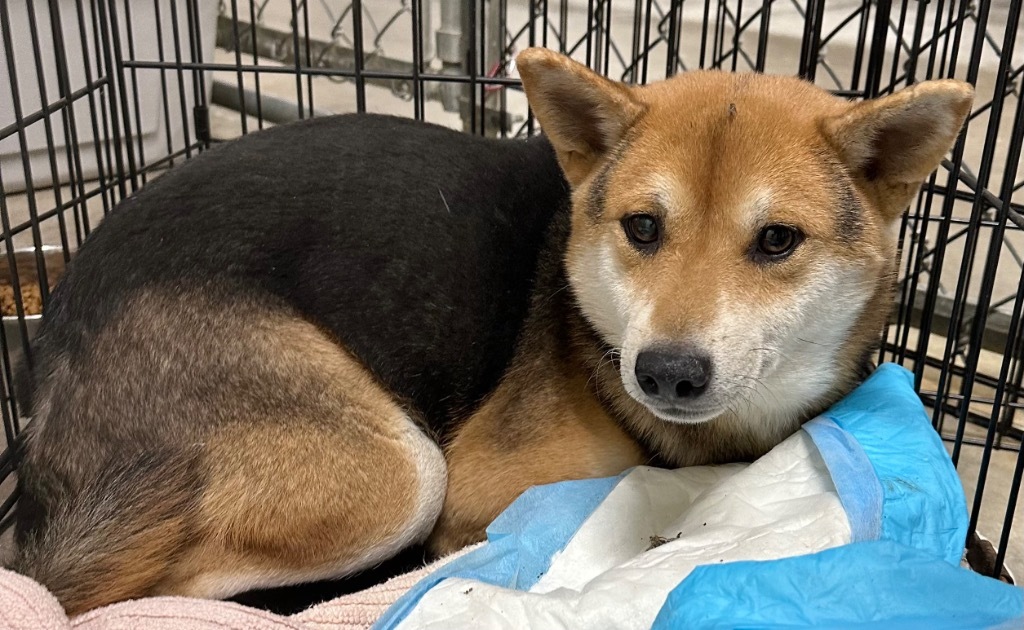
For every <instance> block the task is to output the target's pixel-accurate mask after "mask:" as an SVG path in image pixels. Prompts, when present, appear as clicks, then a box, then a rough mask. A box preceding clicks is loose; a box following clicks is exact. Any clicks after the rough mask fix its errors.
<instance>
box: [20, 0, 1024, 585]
mask: <svg viewBox="0 0 1024 630" xmlns="http://www.w3.org/2000/svg"><path fill="white" fill-rule="evenodd" d="M239 4H240V5H242V4H245V3H239ZM343 4H344V3H341V2H333V3H309V6H310V12H311V13H310V24H311V25H313V26H312V36H313V37H314V38H318V39H329V38H330V35H331V33H330V27H331V25H332V24H333V23H334V21H335V18H337V17H338V15H340V13H339V11H338V10H337V9H339V7H341V5H343ZM508 4H509V5H510V6H509V20H508V22H509V25H510V28H511V27H512V25H513V24H519V23H525V21H526V17H525V16H526V9H525V6H526V5H525V3H523V2H516V1H514V0H510V2H509V3H508ZM551 4H552V6H555V5H556V3H551ZM627 4H628V5H629V6H630V7H631V6H632V4H631V3H618V4H617V5H616V6H618V7H624V6H626V5H627ZM748 4H749V3H748ZM855 4H859V0H836V2H835V3H832V2H830V3H829V9H830V11H831V10H833V9H836V12H835V13H829V14H828V19H834V18H833V17H831V16H836V15H840V14H842V10H841V9H842V8H843V7H847V6H853V5H855ZM335 5H337V6H335ZM290 6H291V3H290V2H288V1H286V0H271V1H270V2H269V3H268V4H267V5H266V8H265V9H264V13H263V16H262V22H261V23H262V24H263V25H265V26H272V27H277V28H282V29H287V27H288V24H289V20H290ZM363 6H364V8H365V9H366V10H367V11H368V13H369V14H370V15H371V16H372V17H373V21H372V24H371V22H370V21H367V23H366V25H365V28H366V30H367V32H368V33H369V34H370V35H372V36H373V37H372V38H374V39H376V40H377V54H380V55H384V56H388V57H392V58H399V59H406V60H411V53H410V52H409V51H410V50H411V35H410V30H411V29H410V26H409V25H410V22H409V16H408V14H404V15H399V18H398V19H397V20H395V21H394V22H393V26H392V27H391V28H390V29H387V30H384V31H381V29H380V27H381V26H383V25H384V24H386V23H388V21H389V20H390V19H391V17H393V16H394V15H395V14H396V13H397V12H398V10H399V9H400V7H401V4H400V3H399V2H398V1H397V0H364V2H363ZM992 6H993V8H992V14H993V18H992V20H993V29H992V30H993V32H997V37H1001V34H1002V30H1001V27H1002V24H1003V23H1004V22H1005V13H1006V8H1005V7H1006V0H997V1H996V2H993V5H992ZM433 7H434V15H433V18H434V25H435V27H436V26H437V25H438V24H439V20H440V15H439V13H438V6H437V4H436V3H435V4H434V5H433ZM585 7H586V2H585V1H583V2H580V1H575V0H574V1H573V2H571V3H570V11H569V22H568V23H569V30H570V32H571V34H573V35H578V34H580V33H582V30H583V26H582V24H583V22H582V21H581V19H580V16H581V10H582V12H583V14H585ZM779 7H780V8H779V9H778V10H773V16H772V19H773V31H772V35H771V38H770V41H769V50H770V51H771V54H770V56H769V67H768V70H769V71H770V72H779V73H786V74H790V73H791V71H792V68H793V67H795V66H794V64H795V59H796V56H797V55H798V54H799V37H800V33H801V31H800V27H801V24H802V22H801V21H800V20H799V19H798V17H797V16H796V15H795V14H794V13H793V10H792V8H787V7H783V6H781V4H780V5H779ZM341 8H343V7H341ZM552 10H553V11H554V9H552ZM686 11H689V9H687V10H686ZM1000 16H1002V22H1000ZM700 18H701V16H700V15H698V14H696V13H693V14H691V13H688V12H685V11H684V16H683V24H684V26H683V28H684V33H686V32H687V31H686V30H685V29H691V32H696V30H693V29H699V28H700V24H699V20H700ZM553 19H554V20H555V21H557V18H556V17H555V18H553ZM826 22H827V23H828V20H826ZM631 29H632V15H631V9H630V10H629V11H627V10H625V9H621V8H620V9H619V10H616V11H615V12H613V15H612V30H611V32H612V34H613V39H616V42H617V45H618V46H620V48H622V47H625V48H627V49H628V45H629V39H628V36H626V35H617V34H620V33H629V32H630V31H631ZM349 32H350V29H349ZM348 35H349V33H348V32H344V29H343V34H342V39H344V37H347V36H348ZM370 35H368V37H370ZM552 37H553V34H552ZM569 39H570V41H572V39H573V37H571V36H570V38H569ZM619 41H621V42H622V43H618V42H619ZM750 44H751V45H752V42H751V43H750ZM698 45H699V38H697V37H691V38H684V41H683V50H682V55H683V57H684V59H690V60H693V59H696V55H697V47H698ZM851 45H852V43H851V41H850V38H849V33H848V32H844V33H842V34H840V35H839V36H837V37H836V38H835V40H834V41H833V42H832V43H830V48H829V55H830V59H834V60H836V62H835V63H836V65H837V66H842V64H844V63H849V60H850V59H851V58H852V55H851V53H850V47H851ZM522 47H525V43H523V45H521V46H519V48H522ZM1019 48H1020V47H1019ZM624 52H626V51H624ZM659 55H660V57H659ZM1018 56H1020V57H1022V58H1024V55H1020V54H1018V55H1015V58H1016V57H1018ZM214 61H216V62H220V63H229V64H230V63H234V62H235V55H234V54H233V53H228V52H225V51H222V50H218V51H217V52H216V54H215V56H214ZM242 61H243V63H251V62H252V59H251V58H246V57H244V56H243V57H242ZM1019 62H1020V60H1017V63H1018V64H1019ZM261 63H267V62H265V61H264V62H261ZM271 65H273V64H271ZM650 67H651V69H652V73H651V75H650V77H649V78H650V79H655V78H658V75H657V72H658V70H657V69H658V68H661V69H662V70H661V71H662V72H663V69H664V52H663V51H660V50H659V51H655V53H654V54H652V60H651V65H650ZM994 67H995V66H994V58H992V57H991V56H990V57H987V58H986V61H985V63H984V65H983V68H982V72H981V74H980V76H979V79H978V92H979V95H985V94H989V95H991V93H992V86H993V82H994V76H995V74H994ZM621 70H622V67H621V66H616V62H613V63H612V64H611V71H612V72H611V73H612V75H613V76H614V75H615V74H616V72H619V73H621ZM208 78H211V79H213V80H216V81H224V82H228V83H230V84H232V85H234V84H235V82H236V81H237V76H236V74H235V73H233V72H216V73H212V76H211V77H208ZM829 81H830V80H829V78H828V76H827V75H824V74H823V75H820V76H819V83H821V84H822V85H823V86H825V87H829V88H832V87H835V85H831V84H830V83H829ZM252 86H253V82H252V78H251V75H248V76H246V78H245V87H247V88H252ZM428 88H429V86H428ZM260 89H261V91H262V93H263V94H264V95H269V96H276V97H279V98H280V99H282V100H284V101H294V100H295V99H296V94H297V91H301V94H302V99H303V101H304V102H305V103H306V106H307V107H308V104H309V102H310V100H312V103H313V105H314V107H315V108H316V110H317V111H321V112H329V113H343V112H351V111H355V109H356V108H355V87H354V85H353V84H352V83H349V82H337V81H333V80H329V79H327V78H324V77H318V78H315V79H312V80H311V81H305V80H304V81H302V84H301V88H299V87H297V86H296V81H295V78H294V76H292V75H289V74H270V73H268V74H263V75H261V78H260ZM366 94H367V106H368V109H369V110H370V111H375V112H381V113H390V114H396V115H403V116H411V115H412V113H413V109H412V103H411V102H410V101H409V100H407V99H405V98H404V97H402V96H401V95H400V94H397V93H396V91H395V90H392V89H389V88H387V87H376V86H369V87H367V91H366ZM1010 105H1011V106H1012V105H1015V102H1011V103H1010ZM508 107H509V110H510V111H512V112H513V115H514V116H513V117H514V119H516V120H522V118H523V117H524V115H525V111H526V108H525V101H524V99H523V98H522V96H521V94H519V93H517V92H512V91H509V93H508ZM425 112H426V119H427V120H429V121H432V122H437V123H439V124H443V125H446V126H450V127H453V128H461V126H462V121H461V119H460V117H459V116H458V115H457V114H455V113H451V112H446V111H445V110H444V109H443V107H442V106H441V104H440V103H439V102H438V101H437V100H430V101H428V102H427V103H426V106H425ZM986 116H987V115H982V116H980V117H979V118H978V119H977V120H976V121H974V122H973V123H972V125H971V127H970V130H969V132H968V143H967V150H966V153H965V156H966V157H965V163H967V164H969V165H972V167H973V169H972V170H974V171H975V172H977V170H978V169H977V166H978V165H979V164H980V161H981V157H982V152H983V147H984V135H985V131H986V129H985V127H986V125H987V118H986ZM1005 118H1009V116H1006V117H1005ZM245 120H246V124H247V126H248V129H249V130H253V129H256V128H257V127H258V121H257V120H256V119H254V118H252V117H248V118H246V119H245ZM211 129H212V134H213V136H214V137H215V138H217V139H230V138H233V137H236V136H238V135H239V134H240V133H241V130H242V117H241V116H240V115H239V114H238V113H237V112H234V111H231V110H227V109H224V108H221V107H216V106H214V107H213V108H212V111H211ZM1008 130H1009V123H1008V122H1005V123H1004V125H1003V127H1002V128H1001V130H1000V133H999V134H997V137H998V138H999V141H998V142H997V143H996V146H995V154H994V157H995V160H994V163H995V164H996V168H995V170H994V172H993V173H992V179H991V182H993V185H995V184H997V183H998V182H999V178H1000V177H1001V175H1002V166H1003V163H1004V162H1005V158H1001V157H1000V156H1005V154H1006V150H1007V144H1008V143H1007V142H1006V141H1005V138H1006V136H1007V135H1008ZM94 185H95V184H92V186H94ZM87 188H88V186H87ZM70 193H71V191H70V190H68V189H67V188H66V187H65V188H63V189H49V188H48V189H43V190H36V191H34V194H33V195H32V196H31V197H30V196H27V195H25V194H11V195H8V196H7V197H6V198H5V202H6V204H7V206H8V212H9V213H10V215H11V217H12V222H13V223H15V224H17V223H18V222H20V221H23V220H26V219H27V218H28V216H29V209H30V208H29V206H30V203H29V202H30V201H31V202H32V203H33V204H34V205H35V208H36V211H37V212H43V211H45V210H49V209H51V208H53V207H55V205H56V204H57V200H58V197H59V198H60V199H61V200H66V199H68V198H69V197H70ZM1014 199H1015V201H1024V190H1019V191H1018V192H1017V193H1016V195H1015V197H1014ZM80 212H81V213H84V214H87V215H88V216H89V218H90V222H91V223H92V225H95V224H96V223H98V222H99V221H100V220H102V217H103V212H104V207H103V204H102V202H101V199H100V198H98V197H93V198H91V199H90V200H89V201H88V202H87V203H85V204H84V205H83V206H82V208H81V210H80ZM969 212H970V206H969V205H967V204H961V203H958V204H956V206H955V207H954V216H957V217H966V216H968V215H969ZM63 223H64V227H63V228H62V227H61V225H60V224H61V222H60V221H58V220H57V219H56V218H55V219H52V220H49V221H45V222H43V223H42V224H41V226H40V242H42V243H47V244H59V243H61V242H62V241H63V240H65V239H66V240H67V241H68V242H69V243H70V246H71V248H72V249H73V248H74V247H75V244H76V242H77V238H76V235H75V220H74V215H73V212H72V211H70V210H69V211H68V212H66V213H65V217H64V221H63ZM934 233H935V228H934V227H932V228H930V229H929V230H928V232H927V234H928V235H929V236H930V237H931V238H934ZM33 241H34V239H33V238H32V235H31V234H27V233H26V234H22V235H19V236H18V237H16V238H15V240H14V242H15V245H16V246H19V247H23V246H29V245H31V244H32V243H33ZM982 245H983V247H984V246H985V241H984V237H983V242H982ZM1012 248H1017V249H1018V250H1019V251H1024V234H1022V233H1020V232H1018V231H1014V232H1013V233H1011V234H1010V235H1009V237H1008V243H1007V245H1006V246H1004V248H1003V249H1002V250H1001V254H1000V260H999V272H998V274H997V277H996V287H995V294H996V296H997V298H998V297H1000V296H1013V295H1014V294H1015V293H1016V285H1017V281H1018V278H1019V273H1020V267H1019V265H1018V264H1017V263H1016V261H1015V260H1014V258H1013V251H1012ZM984 251H985V250H984V249H980V250H979V258H983V257H984ZM963 259H964V252H963V248H962V239H961V241H959V242H957V243H955V244H953V245H951V246H950V247H949V249H948V253H947V257H946V261H945V265H944V266H943V268H942V269H941V270H937V271H938V273H939V274H940V278H941V280H942V284H943V287H944V290H945V291H946V292H952V290H953V287H954V286H955V283H956V277H957V274H958V272H959V269H960V267H961V264H962V260H963ZM981 273H982V266H981V265H980V264H975V265H974V267H973V268H972V274H971V277H972V278H973V280H974V282H973V292H974V293H972V295H973V294H976V291H977V286H978V284H979V278H980V276H981ZM912 339H913V335H912ZM944 342H945V340H944V339H943V338H941V337H937V336H935V337H933V338H932V339H931V340H930V346H931V347H932V348H934V350H935V351H936V352H939V354H940V355H941V349H942V346H943V344H944ZM1000 361H1001V356H1000V355H999V354H997V353H991V352H985V353H983V356H982V358H981V363H982V368H983V370H985V371H987V372H988V373H994V374H997V373H998V371H999V362H1000ZM934 387H935V383H934V374H933V373H931V372H929V373H926V379H925V383H924V389H929V388H931V389H934ZM979 395H984V392H979ZM981 407H982V408H983V407H984V406H983V405H982V406H981ZM982 410H984V409H982ZM953 424H954V422H953V421H949V422H947V426H946V427H945V428H944V433H945V434H952V431H954V430H955V427H954V426H952V425H953ZM1016 424H1017V426H1024V421H1022V420H1021V419H1020V418H1018V419H1017V420H1016ZM967 434H968V436H972V437H977V438H979V439H982V438H983V437H984V434H983V432H982V431H981V430H980V429H978V428H977V427H974V426H971V427H969V428H968V431H967ZM1006 446H1007V447H1009V448H1012V449H1018V448H1019V444H1006ZM982 454H983V449H982V448H981V447H978V446H970V445H965V446H964V447H963V450H962V451H961V453H960V461H959V464H958V470H959V472H960V476H961V480H962V481H963V484H964V488H965V492H966V495H967V498H968V505H969V506H970V505H971V504H972V503H973V500H974V496H975V491H976V487H977V481H978V477H979V474H980V471H981V464H982ZM1017 457H1018V456H1017V453H1016V452H1014V451H1012V450H1006V451H995V452H993V453H992V457H991V461H990V462H989V465H988V468H987V483H986V488H985V492H984V500H983V501H982V503H981V508H980V512H979V517H980V518H979V523H980V524H979V530H980V531H981V532H982V533H983V534H984V535H985V536H987V537H988V538H991V539H993V540H998V537H999V536H1000V535H1001V532H1002V523H1003V521H1004V517H1005V513H1004V510H1005V506H1006V505H1007V499H1008V496H1009V492H1010V485H1011V481H1012V476H1013V470H1014V467H1015V466H1016V462H1017ZM6 492H7V489H6V488H4V487H0V496H6ZM1022 502H1024V501H1022ZM1022 511H1024V508H1022V507H1021V506H1020V505H1019V504H1018V506H1017V509H1016V511H1015V519H1016V522H1017V524H1018V525H1017V527H1016V529H1014V530H1013V535H1012V538H1011V542H1010V546H1009V554H1008V565H1009V566H1010V568H1011V570H1013V571H1014V572H1015V573H1016V575H1017V576H1018V578H1021V577H1024V516H1022V515H1021V512H1022ZM2 546H3V545H2V544H0V551H2Z"/></svg>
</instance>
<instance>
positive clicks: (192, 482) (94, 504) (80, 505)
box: [10, 453, 199, 616]
mask: <svg viewBox="0 0 1024 630" xmlns="http://www.w3.org/2000/svg"><path fill="white" fill-rule="evenodd" d="M196 459H197V458H193V457H181V454H180V453H178V454H175V455H166V454H155V455H154V454H147V455H143V456H141V457H137V458H135V457H133V460H132V461H131V463H130V464H126V465H122V466H115V467H111V468H110V469H109V470H107V471H105V472H104V473H103V474H102V475H101V476H100V477H98V478H96V479H95V480H94V483H90V484H88V485H82V486H81V487H79V488H77V489H76V491H73V492H72V491H69V490H68V488H67V487H66V485H65V484H60V483H54V482H55V481H56V479H55V478H54V476H53V475H52V474H47V473H44V472H42V471H37V470H33V468H34V467H31V466H30V467H28V469H27V470H24V471H20V472H22V479H24V480H25V482H24V483H23V482H19V483H20V484H21V486H22V495H21V497H20V498H19V500H18V502H19V505H18V527H17V530H16V539H17V547H18V548H17V551H16V552H15V556H14V559H13V562H12V563H11V567H10V568H11V569H12V570H14V571H17V572H19V573H22V574H24V575H27V576H28V577H31V578H32V579H34V580H36V581H38V582H40V583H41V584H43V585H44V586H45V587H46V588H48V589H49V590H50V592H51V593H53V595H54V596H55V597H56V598H57V600H58V601H59V602H60V603H61V605H62V606H63V607H64V610H65V611H66V612H67V614H68V615H69V616H74V615H77V614H80V613H83V612H85V611H88V610H92V609H94V608H98V607H100V606H105V605H107V604H111V603H114V602H118V601H123V600H126V599H134V598H138V597H143V596H146V595H150V594H153V592H154V589H155V588H156V587H158V585H159V584H160V582H161V581H162V580H164V579H165V578H166V577H168V571H169V569H170V568H171V566H172V564H173V562H174V561H175V559H176V558H177V557H178V556H179V555H180V553H181V552H182V550H183V549H184V548H185V545H186V544H187V542H188V539H189V532H190V529H191V528H192V527H193V524H194V520H195V519H194V511H195V503H196V501H197V499H198V495H199V490H198V485H197V483H196V481H197V479H198V472H197V468H198V467H197V466H196V464H197V461H196Z"/></svg>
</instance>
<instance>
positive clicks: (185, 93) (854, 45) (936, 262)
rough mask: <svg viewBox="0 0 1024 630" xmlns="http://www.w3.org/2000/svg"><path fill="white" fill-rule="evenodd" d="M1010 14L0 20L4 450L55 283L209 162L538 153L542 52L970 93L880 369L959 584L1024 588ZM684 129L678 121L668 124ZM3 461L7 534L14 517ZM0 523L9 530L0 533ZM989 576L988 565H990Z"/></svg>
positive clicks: (41, 10)
mask: <svg viewBox="0 0 1024 630" xmlns="http://www.w3.org/2000/svg"><path fill="white" fill-rule="evenodd" d="M1021 8H1022V2H1021V0H992V1H991V2H980V3H973V2H969V1H966V0H963V1H958V0H931V1H930V2H919V1H913V2H912V1H910V0H903V1H902V2H894V1H892V0H829V1H828V2H825V0H746V1H744V0H614V1H613V0H532V1H522V0H474V1H472V2H467V1H464V0H433V1H431V0H249V1H245V0H220V1H216V0H152V1H149V0H46V1H44V0H23V1H20V2H7V1H6V0H0V28H2V34H3V45H2V50H0V57H2V59H0V190H2V192H3V195H2V197H0V199H2V200H0V218H2V226H0V227H2V229H3V242H2V246H3V248H4V252H3V255H4V260H5V262H6V264H5V265H0V272H2V274H3V277H0V291H2V293H0V299H2V302H3V307H4V314H5V317H4V326H3V327H2V328H0V347H2V357H0V358H2V365H0V368H2V382H3V388H4V389H3V400H2V401H0V402H2V404H0V410H2V414H3V415H2V418H3V425H4V437H5V444H7V445H10V444H12V443H13V441H14V440H15V436H16V434H17V433H18V431H19V429H20V428H21V426H22V425H23V422H24V421H23V419H22V418H20V416H19V408H18V405H17V404H16V403H15V400H14V387H15V383H14V381H13V377H12V364H13V362H15V361H18V360H29V361H30V360H31V352H30V348H29V346H28V343H27V342H28V340H29V339H30V338H31V335H32V334H33V332H34V329H35V326H36V325H37V324H38V318H39V316H38V314H37V313H38V311H39V309H40V307H44V306H45V304H46V302H47V300H48V298H49V288H50V287H51V286H52V283H53V281H54V280H55V278H56V277H58V276H59V274H60V271H61V270H62V269H63V264H64V263H65V262H66V261H67V260H68V259H69V257H70V256H71V255H72V253H73V251H74V249H75V248H76V247H77V246H78V245H79V244H80V243H81V241H82V239H83V238H84V237H85V236H86V235H87V234H88V232H89V230H90V229H91V228H92V227H93V226H95V224H96V223H97V222H98V221H100V220H102V217H103V215H104V214H105V213H106V212H108V211H109V210H110V209H111V208H112V207H113V206H114V205H115V204H116V203H117V202H118V201H119V200H120V199H122V198H123V197H125V196H126V195H128V194H130V193H131V192H133V191H134V190H137V189H138V188H139V187H140V186H143V185H145V183H146V181H148V179H149V178H151V177H155V176H159V173H161V172H162V171H163V170H165V169H166V168H169V167H173V166H174V164H176V163H179V162H180V161H182V160H185V159H188V158H190V157H192V156H193V155H196V154H197V153H198V152H201V151H203V150H204V149H206V148H207V147H209V146H210V145H211V144H212V143H216V142H219V141H223V140H227V139H230V138H233V137H236V136H238V135H241V134H246V133H250V132H253V131H256V130H258V129H263V128H266V127H268V126H272V125H276V124H282V123H286V122H289V121H292V120H298V119H302V118H309V117H315V116H323V115H328V114H334V113H343V112H352V111H373V112H382V113H391V114H396V115H401V116H408V117H415V118H417V119H421V120H428V121H432V122H436V123H440V124H443V125H446V126H449V127H453V128H457V129H462V130H464V131H467V132H470V133H476V134H482V135H487V136H495V137H497V136H523V135H527V134H531V133H536V132H538V131H540V130H539V129H538V127H537V125H536V124H535V121H534V120H533V118H532V117H531V116H530V113H529V111H528V108H527V104H526V99H525V97H524V96H523V93H522V90H521V88H520V86H519V82H518V79H517V74H516V69H515V66H514V61H513V60H514V57H515V54H516V52H518V51H519V50H522V49H523V48H525V47H527V46H535V45H539V46H546V47H549V48H554V49H557V50H559V51H562V52H565V53H568V54H570V55H571V56H573V57H574V58H576V59H577V60H579V61H581V62H583V63H585V64H587V65H588V66H590V67H591V68H593V69H595V70H597V71H599V72H601V73H602V74H605V75H607V76H609V77H611V78H614V79H618V80H623V81H628V82H634V83H645V82H650V81H655V80H659V79H662V78H665V77H669V76H672V75H674V74H676V73H679V72H685V71H688V70H693V69H698V68H717V69H722V70H726V71H756V72H768V73H773V74H787V75H799V76H802V77H805V78H806V79H808V80H810V81H813V82H815V83H817V84H818V85H820V86H822V87H824V88H826V89H829V90H831V91H833V92H835V93H836V94H839V95H841V96H845V97H848V98H852V99H857V98H864V97H873V96H878V95H883V94H887V93H891V92H892V91H894V90H897V89H899V88H901V87H903V86H906V85H909V84H912V83H914V82H917V81H921V80H924V79H932V78H940V77H956V78H959V79H963V80H967V81H969V82H971V83H973V84H975V86H976V87H977V92H978V97H977V100H976V103H975V107H974V112H973V113H972V115H971V118H970V121H969V124H968V127H967V131H966V132H965V134H964V135H963V137H962V140H961V142H960V143H958V144H957V146H956V147H955V148H954V150H953V151H952V152H951V153H950V155H949V156H947V160H946V161H945V163H944V164H943V167H942V168H941V169H939V171H938V172H937V173H935V174H934V175H933V176H932V177H931V178H930V179H929V180H928V182H927V184H926V186H924V187H923V189H922V192H921V194H920V196H919V197H918V198H917V200H916V201H915V202H914V203H913V204H912V206H911V208H910V210H909V212H908V213H907V216H906V219H905V220H904V222H903V224H902V225H901V228H900V235H899V236H900V242H901V244H902V248H901V266H900V277H899V291H898V296H899V299H898V300H897V303H896V304H894V306H893V315H892V318H891V323H890V326H889V327H888V329H887V331H886V335H885V339H884V344H883V347H882V350H881V352H880V355H879V357H878V358H879V360H893V361H897V362H899V363H901V364H903V365H905V366H907V367H908V368H910V369H911V370H913V372H914V374H915V377H916V384H917V387H918V389H919V391H920V393H921V397H922V399H923V400H924V402H925V403H926V405H928V407H929V409H930V410H931V413H932V418H933V421H934V424H935V427H936V429H937V430H939V431H940V432H941V434H942V435H943V437H944V438H946V439H947V441H948V444H949V449H950V452H951V455H952V457H953V460H954V461H955V462H956V464H957V467H958V470H959V471H960V475H961V478H962V479H963V481H964V484H965V488H966V490H967V492H968V498H969V502H970V504H971V508H972V510H971V531H972V536H973V533H974V532H975V530H977V531H978V532H980V533H982V534H984V535H985V536H987V537H989V538H991V539H992V540H993V542H994V545H993V547H992V549H991V550H989V549H988V548H987V547H986V546H984V545H971V550H972V564H973V566H975V567H976V568H978V569H979V570H982V571H985V572H987V573H990V574H992V575H999V574H1000V571H1001V567H1002V566H1003V564H1004V562H1005V563H1006V565H1007V566H1010V567H1012V568H1016V569H1017V571H1018V572H1021V573H1024V524H1021V523H1018V525H1017V527H1016V528H1015V527H1013V524H1014V516H1015V515H1017V514H1019V512H1020V511H1021V510H1020V508H1019V507H1018V490H1019V488H1020V485H1021V476H1022V471H1024V459H1022V457H1021V455H1020V451H1021V449H1020V445H1021V436H1022V432H1024V417H1022V415H1021V413H1020V409H1021V408H1022V407H1024V400H1022V383H1024V360H1022V358H1024V334H1022V330H1021V328H1022V317H1021V308H1022V304H1024V303H1022V301H1021V300H1020V299H1019V296H1020V295H1021V287H1022V283H1024V273H1022V269H1024V233H1022V228H1024V214H1022V213H1024V172H1021V168H1020V162H1021V159H1020V158H1021V155H1020V153H1021V141H1022V136H1024V113H1022V112H1024V105H1022V99H1021V83H1022V74H1024V45H1022V44H1021V43H1019V42H1018V41H1017V39H1018V36H1019V35H1020V34H1021V29H1020V13H1021ZM680 106H681V107H682V106H685V104H680ZM14 474H15V465H14V460H13V457H12V452H11V450H10V449H9V448H8V449H7V450H5V451H4V454H3V456H2V457H0V478H2V479H3V484H2V485H0V517H2V516H3V515H6V514H9V513H10V511H11V507H12V505H13V504H14V502H15V500H16V498H17V497H16V494H15V491H14V485H13V475H14ZM7 522H9V518H8V519H7ZM986 552H987V553H986Z"/></svg>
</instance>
